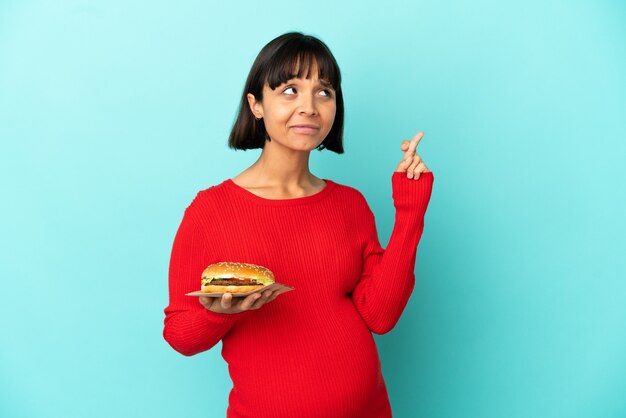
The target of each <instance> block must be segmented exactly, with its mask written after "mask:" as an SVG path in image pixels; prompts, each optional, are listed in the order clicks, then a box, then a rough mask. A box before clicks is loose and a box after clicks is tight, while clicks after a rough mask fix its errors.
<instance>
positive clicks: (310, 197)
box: [222, 178, 336, 206]
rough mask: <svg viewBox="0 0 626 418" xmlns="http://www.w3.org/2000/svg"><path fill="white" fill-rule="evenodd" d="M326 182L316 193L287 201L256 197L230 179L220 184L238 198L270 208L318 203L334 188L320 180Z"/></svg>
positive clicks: (329, 182) (333, 184) (331, 183)
mask: <svg viewBox="0 0 626 418" xmlns="http://www.w3.org/2000/svg"><path fill="white" fill-rule="evenodd" d="M322 180H324V181H325V182H326V186H324V188H323V189H322V190H320V191H319V192H317V193H313V194H312V195H308V196H302V197H292V198H289V199H267V198H265V197H261V196H258V195H256V194H254V193H252V192H251V191H249V190H248V189H245V188H243V187H241V186H239V185H238V184H237V183H235V182H234V181H233V180H232V179H230V178H229V179H226V180H224V181H223V182H222V184H223V185H224V186H226V187H228V188H229V189H230V190H233V191H235V192H236V193H238V194H239V195H240V196H242V197H244V198H246V199H248V200H251V201H253V202H256V203H259V204H263V205H270V206H289V205H302V204H308V203H313V202H318V201H319V200H321V199H323V198H324V197H326V196H327V195H328V194H329V193H330V192H331V191H332V190H333V189H334V188H335V185H336V183H335V182H334V181H332V180H329V179H325V178H322Z"/></svg>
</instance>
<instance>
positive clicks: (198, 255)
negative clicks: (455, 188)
mask: <svg viewBox="0 0 626 418" xmlns="http://www.w3.org/2000/svg"><path fill="white" fill-rule="evenodd" d="M324 180H325V181H326V186H325V187H324V189H322V190H321V191H320V192H317V193H316V194H313V195H311V196H305V197H299V198H292V199H278V200H275V199H265V198H262V197H260V196H257V195H255V194H253V193H252V192H250V191H248V190H246V189H244V188H242V187H241V186H238V185H237V184H235V183H234V182H233V181H232V180H230V179H227V180H225V181H223V182H222V183H220V184H218V185H215V186H211V187H209V188H208V189H206V190H202V191H200V192H199V193H198V194H197V196H196V197H195V198H194V200H193V201H192V202H191V204H190V205H189V206H188V207H187V209H186V210H185V214H184V216H183V219H182V222H181V224H180V227H179V229H178V232H177V233H176V237H175V239H174V244H173V248H172V254H171V260H170V270H169V297H170V300H169V305H168V306H167V307H166V308H165V321H164V322H165V326H164V330H163V336H164V338H165V340H166V341H167V342H168V343H169V344H170V345H171V346H172V347H173V348H174V349H175V350H176V351H178V352H180V353H182V354H184V355H186V356H191V355H194V354H198V353H201V352H203V351H206V350H209V349H210V348H212V347H213V346H215V345H216V344H217V342H218V341H220V340H222V356H223V358H224V360H225V361H226V362H227V363H228V371H229V373H230V377H231V379H232V382H233V388H232V390H231V391H230V395H229V399H228V400H229V405H228V410H227V417H228V418H244V417H245V418H265V417H267V418H296V417H297V418H367V417H372V418H383V417H391V407H390V404H389V398H388V395H387V389H386V387H385V381H384V380H383V376H382V373H381V364H380V360H379V357H378V351H377V348H376V344H375V341H374V338H373V336H372V332H374V333H376V334H384V333H386V332H389V331H390V330H391V329H392V328H393V327H394V326H395V324H396V322H397V321H398V319H399V318H400V315H401V314H402V311H403V310H404V307H405V306H406V304H407V302H408V299H409V296H410V295H411V293H412V291H413V288H414V285H415V274H414V267H415V257H416V250H417V245H418V242H419V240H420V237H421V235H422V231H423V228H424V214H425V212H426V208H427V206H428V202H429V200H430V195H431V190H432V184H433V181H434V176H433V174H432V173H431V172H427V173H422V174H421V176H420V178H419V179H418V180H413V179H408V178H407V177H406V174H405V173H400V172H394V173H393V175H392V176H391V180H392V198H393V203H394V207H395V209H396V216H395V224H394V228H393V231H392V233H391V237H390V239H389V243H388V245H387V248H386V249H383V248H382V247H381V245H380V243H379V240H378V235H377V232H376V223H375V219H374V214H373V213H372V211H371V210H370V208H369V206H368V204H367V202H366V200H365V198H364V197H363V195H362V194H361V193H360V192H359V191H358V190H356V189H355V188H352V187H350V186H346V185H342V184H339V183H335V182H333V181H331V180H328V179H324ZM218 261H238V262H242V263H252V264H259V265H262V266H265V267H267V268H269V269H270V270H272V271H273V272H274V275H275V278H276V281H277V282H280V283H284V284H286V285H289V286H293V287H295V290H292V291H290V292H287V293H284V294H282V295H280V296H278V297H277V298H276V299H275V300H274V301H272V302H268V303H267V304H265V305H263V306H262V307H261V309H257V310H250V311H246V312H242V313H239V314H220V313H215V312H211V311H209V310H207V309H205V308H204V307H203V306H202V305H200V303H199V301H198V298H197V297H190V296H185V293H188V292H192V291H196V290H199V289H200V275H201V273H202V270H203V269H204V268H205V267H206V266H207V265H209V264H212V263H215V262H218Z"/></svg>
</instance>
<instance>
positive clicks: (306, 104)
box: [299, 93, 317, 115]
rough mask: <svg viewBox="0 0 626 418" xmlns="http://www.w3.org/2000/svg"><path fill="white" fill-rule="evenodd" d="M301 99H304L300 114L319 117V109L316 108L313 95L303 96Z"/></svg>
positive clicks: (301, 103)
mask: <svg viewBox="0 0 626 418" xmlns="http://www.w3.org/2000/svg"><path fill="white" fill-rule="evenodd" d="M300 97H301V98H302V100H301V102H300V108H299V109H300V110H299V111H300V113H301V114H305V115H317V107H316V106H315V98H314V97H313V93H311V94H302V95H301V96H300Z"/></svg>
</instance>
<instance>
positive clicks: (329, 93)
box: [322, 89, 332, 97]
mask: <svg viewBox="0 0 626 418" xmlns="http://www.w3.org/2000/svg"><path fill="white" fill-rule="evenodd" d="M322 91H325V92H326V96H327V97H330V96H332V92H331V91H330V90H328V89H324V90H322Z"/></svg>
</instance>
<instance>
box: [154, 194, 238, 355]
mask: <svg viewBox="0 0 626 418" xmlns="http://www.w3.org/2000/svg"><path fill="white" fill-rule="evenodd" d="M196 218H197V215H195V213H194V211H193V202H192V204H191V205H190V206H189V207H188V208H187V209H186V210H185V214H184V216H183V220H182V222H181V224H180V226H179V227H178V231H177V232H176V236H175V238H174V244H173V246H172V252H171V257H170V265H169V305H168V306H167V307H166V308H165V310H164V312H165V319H164V328H163V337H164V338H165V340H166V341H167V342H168V343H169V344H170V345H171V346H172V348H174V349H175V350H176V351H178V352H179V353H181V354H183V355H185V356H192V355H194V354H198V353H200V352H203V351H206V350H209V349H210V348H212V347H213V346H215V345H216V344H217V342H218V341H219V340H220V339H221V338H222V337H223V336H224V335H225V334H226V332H228V330H229V329H230V328H231V327H232V325H233V324H234V323H235V322H236V321H237V320H238V319H239V318H240V317H241V316H242V315H243V314H244V313H245V312H244V313H239V314H222V313H217V312H212V311H209V310H208V309H206V308H205V307H204V306H202V305H201V304H200V302H199V301H198V298H197V297H191V296H185V293H189V292H193V291H197V290H198V289H200V277H201V274H202V271H203V270H204V268H205V267H206V266H207V265H209V264H212V263H214V262H217V261H220V260H214V259H213V258H212V255H211V249H210V245H211V241H210V240H207V239H206V236H205V234H204V231H203V230H202V228H201V226H200V225H199V223H198V222H197V220H196Z"/></svg>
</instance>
